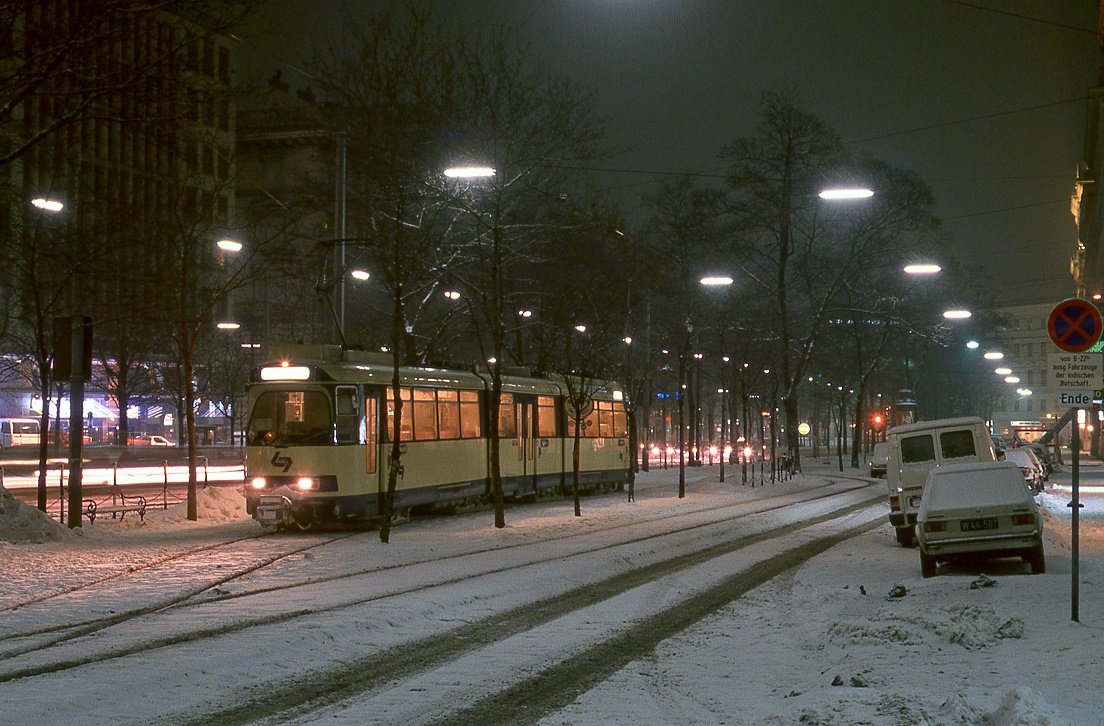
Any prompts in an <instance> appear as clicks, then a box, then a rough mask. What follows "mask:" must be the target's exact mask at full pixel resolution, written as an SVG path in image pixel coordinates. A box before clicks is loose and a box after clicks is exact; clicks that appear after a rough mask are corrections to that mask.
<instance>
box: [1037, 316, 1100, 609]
mask: <svg viewBox="0 0 1104 726" xmlns="http://www.w3.org/2000/svg"><path fill="white" fill-rule="evenodd" d="M1102 332H1104V318H1101V315H1100V311H1099V310H1098V309H1097V307H1096V305H1094V304H1093V303H1091V302H1089V301H1088V300H1082V299H1080V298H1069V299H1068V300H1063V301H1062V302H1060V303H1058V304H1057V305H1055V306H1054V310H1052V311H1051V313H1050V317H1049V318H1048V319H1047V334H1048V335H1050V339H1051V341H1053V343H1054V344H1055V345H1056V346H1058V347H1059V348H1060V349H1061V350H1063V351H1065V353H1066V354H1065V355H1063V354H1059V355H1057V356H1053V355H1052V356H1051V364H1050V368H1051V375H1052V377H1053V380H1054V382H1055V387H1056V388H1057V389H1058V404H1059V405H1065V404H1069V405H1071V406H1073V408H1072V409H1071V411H1070V413H1071V414H1072V416H1071V421H1070V428H1071V429H1072V433H1071V434H1070V448H1071V449H1072V450H1073V451H1072V457H1071V458H1072V459H1073V472H1072V476H1071V477H1070V479H1071V485H1072V489H1073V499H1072V501H1070V503H1069V505H1068V506H1069V507H1071V508H1072V509H1073V511H1072V512H1071V513H1070V526H1071V527H1072V529H1073V533H1072V536H1071V538H1070V545H1071V550H1072V552H1071V556H1072V558H1071V567H1070V619H1071V620H1073V621H1074V622H1079V618H1080V615H1079V613H1078V599H1079V597H1080V593H1079V592H1078V581H1079V580H1080V573H1079V570H1080V563H1079V549H1080V540H1079V535H1078V533H1079V530H1080V524H1081V427H1080V422H1079V421H1078V420H1077V414H1078V412H1079V411H1080V410H1081V407H1082V406H1084V407H1085V408H1086V409H1087V410H1089V411H1091V410H1092V405H1093V398H1094V396H1093V391H1094V390H1097V389H1099V388H1101V387H1104V386H1102V380H1104V379H1102V377H1101V360H1100V358H1099V357H1098V356H1095V355H1093V356H1090V355H1080V354H1084V353H1085V352H1086V351H1088V350H1089V349H1090V348H1092V347H1093V346H1094V345H1095V344H1096V343H1097V341H1099V340H1100V337H1101V333H1102ZM1070 354H1073V355H1070Z"/></svg>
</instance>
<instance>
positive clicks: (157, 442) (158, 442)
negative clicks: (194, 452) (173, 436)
mask: <svg viewBox="0 0 1104 726" xmlns="http://www.w3.org/2000/svg"><path fill="white" fill-rule="evenodd" d="M149 445H150V446H175V445H176V444H174V443H173V442H171V441H169V440H168V439H166V438H165V437H164V436H157V435H154V436H150V437H149Z"/></svg>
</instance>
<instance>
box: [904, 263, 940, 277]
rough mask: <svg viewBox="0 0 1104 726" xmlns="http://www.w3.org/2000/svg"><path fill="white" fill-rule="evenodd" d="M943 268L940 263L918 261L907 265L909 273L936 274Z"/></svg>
mask: <svg viewBox="0 0 1104 726" xmlns="http://www.w3.org/2000/svg"><path fill="white" fill-rule="evenodd" d="M942 269H943V268H942V267H940V266H939V265H936V264H932V263H918V264H914V265H905V273H906V274H909V275H934V274H935V273H937V272H939V271H941V270H942Z"/></svg>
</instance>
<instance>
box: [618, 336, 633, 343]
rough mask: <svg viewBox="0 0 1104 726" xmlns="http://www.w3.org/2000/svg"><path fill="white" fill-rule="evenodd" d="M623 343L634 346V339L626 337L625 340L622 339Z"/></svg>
mask: <svg viewBox="0 0 1104 726" xmlns="http://www.w3.org/2000/svg"><path fill="white" fill-rule="evenodd" d="M621 342H622V343H624V344H625V345H632V337H630V336H628V335H626V336H625V337H624V338H622V339H621Z"/></svg>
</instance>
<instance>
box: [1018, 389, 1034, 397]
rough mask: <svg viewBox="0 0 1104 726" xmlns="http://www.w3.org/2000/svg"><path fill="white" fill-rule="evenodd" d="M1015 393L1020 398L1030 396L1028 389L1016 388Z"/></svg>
mask: <svg viewBox="0 0 1104 726" xmlns="http://www.w3.org/2000/svg"><path fill="white" fill-rule="evenodd" d="M1016 393H1018V394H1019V395H1021V396H1030V395H1031V389H1030V388H1017V389H1016Z"/></svg>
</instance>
